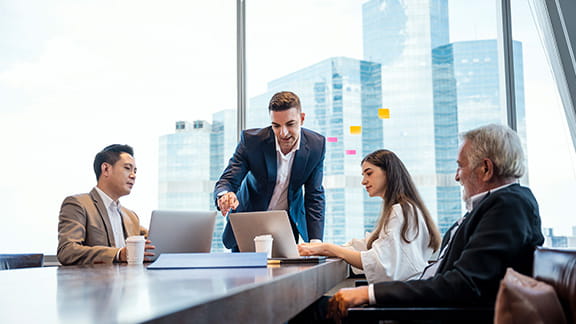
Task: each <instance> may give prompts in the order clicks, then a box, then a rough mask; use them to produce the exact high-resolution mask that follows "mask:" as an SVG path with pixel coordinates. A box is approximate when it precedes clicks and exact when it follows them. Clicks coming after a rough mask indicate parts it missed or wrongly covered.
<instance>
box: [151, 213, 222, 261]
mask: <svg viewBox="0 0 576 324" xmlns="http://www.w3.org/2000/svg"><path fill="white" fill-rule="evenodd" d="M215 222H216V212H215V211H175V210H154V211H152V216H151V218H150V227H149V234H148V238H149V239H150V241H152V245H154V246H155V247H156V249H155V250H154V251H153V252H154V254H155V255H154V258H152V260H155V259H157V258H158V256H159V255H160V254H162V253H197V252H210V247H211V246H212V234H213V233H214V224H215Z"/></svg>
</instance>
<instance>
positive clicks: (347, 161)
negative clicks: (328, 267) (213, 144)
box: [246, 57, 383, 243]
mask: <svg viewBox="0 0 576 324" xmlns="http://www.w3.org/2000/svg"><path fill="white" fill-rule="evenodd" d="M380 75H381V72H380V65H379V64H376V63H371V62H367V61H360V60H357V59H352V58H345V57H336V58H329V59H326V60H324V61H322V62H319V63H317V64H314V65H312V66H309V67H306V68H304V69H301V70H299V71H296V72H293V73H291V74H289V75H286V76H284V77H281V78H278V79H276V80H273V81H271V82H269V83H268V92H267V93H265V94H262V95H259V96H257V97H254V98H251V99H250V105H249V107H248V111H247V114H246V115H247V116H248V120H247V126H248V127H264V126H267V125H269V124H270V117H269V115H268V113H267V112H268V111H267V106H268V101H269V100H270V98H271V97H272V95H273V94H274V93H276V92H278V91H284V90H289V91H293V92H294V93H296V94H297V95H298V96H299V97H300V100H301V103H302V110H303V112H304V113H306V118H305V121H304V125H303V127H307V128H310V129H312V130H315V131H317V132H319V133H321V134H323V135H325V136H326V138H327V143H326V157H325V162H324V187H325V190H326V223H325V232H324V239H325V240H326V241H329V242H335V243H344V242H345V241H346V240H348V239H350V238H352V237H364V232H365V231H371V230H372V229H373V226H374V223H375V220H376V218H377V217H378V214H379V212H380V204H381V199H378V198H369V197H368V196H367V194H366V193H365V192H364V190H363V187H362V185H361V176H360V174H361V169H360V161H361V159H362V157H363V156H364V155H366V154H367V153H370V152H372V151H374V150H376V149H379V148H381V147H382V128H383V120H382V119H379V118H378V109H379V108H380V107H381V93H380V89H381V84H380ZM351 126H360V127H361V130H360V131H359V132H358V133H355V132H351V130H350V127H351Z"/></svg>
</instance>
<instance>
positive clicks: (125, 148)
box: [94, 144, 134, 181]
mask: <svg viewBox="0 0 576 324" xmlns="http://www.w3.org/2000/svg"><path fill="white" fill-rule="evenodd" d="M121 153H128V154H130V155H131V156H134V150H133V149H132V147H131V146H129V145H122V144H112V145H108V146H106V147H105V148H104V149H103V150H102V151H100V152H98V154H96V157H95V158H94V172H95V173H96V181H98V180H99V179H100V175H101V174H102V168H101V166H102V163H104V162H106V163H109V164H111V165H114V164H115V163H116V162H118V160H120V154H121Z"/></svg>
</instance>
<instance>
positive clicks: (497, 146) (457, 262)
mask: <svg viewBox="0 0 576 324" xmlns="http://www.w3.org/2000/svg"><path fill="white" fill-rule="evenodd" d="M462 138H463V143H462V146H461V147H460V151H459V153H458V161H457V162H458V169H457V171H456V178H455V179H456V181H458V182H460V184H461V185H462V186H463V188H464V190H463V199H464V201H465V202H466V209H467V210H468V212H467V213H466V214H465V215H464V216H463V217H462V218H461V219H460V220H459V221H458V222H457V223H456V224H454V226H453V227H452V228H451V229H450V230H449V231H448V232H447V233H446V235H445V236H444V240H443V241H442V247H441V252H440V256H439V260H438V262H437V263H435V264H434V265H433V266H431V267H429V268H427V269H426V270H425V271H424V273H423V277H422V279H421V280H411V281H406V282H402V281H390V282H381V283H377V284H374V285H370V286H365V287H360V288H352V289H342V290H340V291H339V292H338V293H336V294H335V295H334V297H332V299H331V300H330V311H331V314H332V316H333V317H340V316H345V314H346V310H347V309H348V308H349V307H353V306H356V305H361V304H368V303H369V304H385V305H388V306H394V305H398V306H416V307H425V306H467V305H468V306H470V305H492V304H494V302H495V300H496V294H497V291H498V286H499V282H500V280H501V279H502V278H503V277H504V274H505V272H506V268H507V267H511V268H514V269H515V270H516V271H518V272H521V273H523V274H526V275H530V274H531V272H532V255H533V253H534V249H535V247H536V246H538V245H541V244H542V243H543V242H544V237H543V235H542V233H541V229H540V226H541V223H540V215H539V212H538V204H537V203H536V199H535V198H534V196H533V195H532V192H531V191H530V189H528V188H526V187H522V186H520V185H519V184H518V183H517V179H519V178H520V177H521V176H522V175H523V174H524V155H523V153H522V146H521V145H520V139H519V138H518V135H517V134H516V133H515V132H514V131H512V130H511V129H510V128H508V127H506V126H500V125H488V126H484V127H480V128H477V129H474V130H471V131H469V132H466V133H464V134H463V135H462Z"/></svg>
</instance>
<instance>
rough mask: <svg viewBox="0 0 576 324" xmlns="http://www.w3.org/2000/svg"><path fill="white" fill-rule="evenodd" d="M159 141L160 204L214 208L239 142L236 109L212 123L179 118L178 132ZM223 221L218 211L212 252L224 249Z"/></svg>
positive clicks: (220, 114) (219, 114) (176, 207)
mask: <svg viewBox="0 0 576 324" xmlns="http://www.w3.org/2000/svg"><path fill="white" fill-rule="evenodd" d="M159 142H160V145H159V165H158V167H159V174H158V182H159V183H158V185H159V186H158V187H159V195H158V208H160V209H173V210H179V209H180V210H182V209H186V210H215V206H214V199H213V190H214V183H215V181H216V180H218V178H219V177H220V175H221V174H222V171H223V170H224V168H225V167H226V165H227V164H228V162H227V161H228V159H229V158H230V157H231V156H232V153H233V152H234V148H235V145H236V112H235V111H234V110H222V111H219V112H216V113H214V114H213V123H212V124H210V123H208V122H207V121H204V120H196V121H194V122H187V121H178V122H176V130H175V133H173V134H167V135H164V136H161V137H160V141H159ZM207 157H210V158H207ZM224 225H225V219H224V217H221V216H220V215H218V217H216V226H215V229H214V236H213V240H212V251H213V252H218V251H223V250H224V247H223V245H222V240H221V235H222V231H223V229H224Z"/></svg>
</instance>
